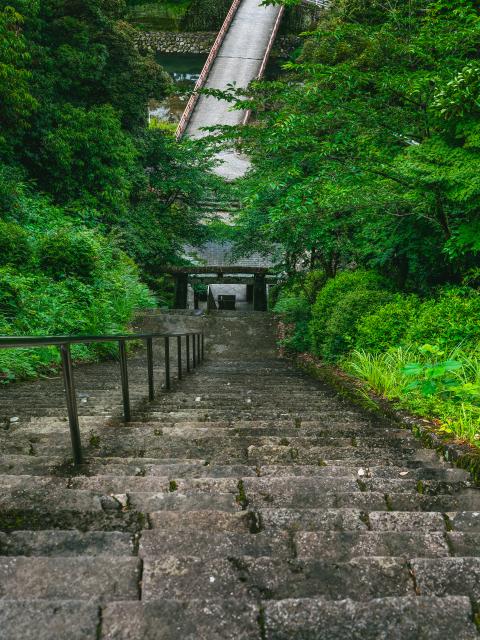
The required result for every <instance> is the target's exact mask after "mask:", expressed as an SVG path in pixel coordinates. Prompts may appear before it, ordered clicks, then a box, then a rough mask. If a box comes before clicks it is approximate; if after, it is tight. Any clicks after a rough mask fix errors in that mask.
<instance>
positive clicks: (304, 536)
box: [293, 531, 462, 562]
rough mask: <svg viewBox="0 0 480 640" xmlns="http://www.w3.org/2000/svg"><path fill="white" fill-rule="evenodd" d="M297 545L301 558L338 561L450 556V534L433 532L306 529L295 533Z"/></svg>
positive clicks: (295, 544) (297, 553) (298, 555)
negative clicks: (377, 557)
mask: <svg viewBox="0 0 480 640" xmlns="http://www.w3.org/2000/svg"><path fill="white" fill-rule="evenodd" d="M461 535H462V534H460V536H461ZM293 546H294V548H295V550H296V555H297V557H298V558H321V559H322V560H331V561H335V562H345V561H347V560H351V559H353V558H357V557H364V556H386V557H387V556H394V557H404V558H411V557H413V556H416V557H425V558H444V557H447V556H448V555H449V543H448V541H447V537H446V536H445V535H444V534H443V533H440V532H432V531H429V532H428V533H423V532H419V531H401V532H399V531H368V532H357V531H355V532H350V531H345V532H337V531H328V532H325V531H322V532H318V531H315V532H314V531H305V532H301V533H297V534H295V536H294V539H293Z"/></svg>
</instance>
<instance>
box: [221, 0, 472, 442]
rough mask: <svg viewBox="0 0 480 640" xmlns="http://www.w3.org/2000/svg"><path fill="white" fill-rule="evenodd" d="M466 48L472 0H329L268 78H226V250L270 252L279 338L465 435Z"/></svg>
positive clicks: (468, 315) (468, 385)
mask: <svg viewBox="0 0 480 640" xmlns="http://www.w3.org/2000/svg"><path fill="white" fill-rule="evenodd" d="M289 4H293V3H289ZM479 50H480V15H479V4H478V2H471V1H467V0H437V1H428V0H409V1H408V2H405V1H403V0H402V1H398V0H393V1H392V2H390V3H388V4H385V3H383V2H380V1H379V0H368V1H367V0H337V1H336V2H335V3H332V6H331V8H330V9H328V10H325V11H324V12H322V14H321V18H320V20H319V22H318V25H317V27H316V29H315V30H314V31H313V32H312V33H310V34H307V36H306V38H305V42H304V45H303V48H302V51H301V53H300V54H299V55H298V57H297V58H296V59H295V60H294V61H292V62H291V63H289V64H287V65H286V67H285V68H284V74H283V76H282V77H281V78H280V79H279V80H277V81H276V82H260V83H256V84H254V86H253V87H252V89H251V91H249V92H248V94H247V95H242V94H239V92H235V91H233V93H234V94H235V93H236V96H235V95H234V97H236V99H237V102H238V107H245V106H246V104H248V105H249V106H250V107H251V108H253V110H254V115H255V119H254V121H253V122H252V124H251V125H250V126H249V127H248V128H247V129H246V130H242V149H243V150H244V151H245V152H246V153H248V154H250V155H251V157H252V158H253V162H254V166H253V168H252V171H251V172H250V173H249V174H248V176H247V177H246V179H245V180H244V184H243V185H242V193H243V194H244V197H243V208H242V211H241V212H240V214H239V216H238V219H237V224H238V228H239V230H240V238H239V251H242V250H243V251H244V252H248V251H249V248H250V247H251V246H255V247H256V248H257V249H258V248H260V249H261V248H263V250H264V251H265V253H268V252H270V251H271V247H272V246H276V247H277V248H278V260H279V270H280V272H283V273H284V274H286V282H285V284H284V286H283V288H282V290H281V291H280V292H278V291H277V296H279V298H278V302H277V305H276V310H277V311H278V312H279V313H281V314H282V315H283V317H284V319H285V320H286V321H288V322H289V323H293V325H294V326H292V328H291V333H290V335H289V337H288V338H287V344H288V346H289V347H290V348H292V349H295V350H299V351H310V352H312V353H314V354H315V355H317V356H319V357H320V358H322V359H323V360H326V361H328V362H336V363H341V364H342V366H344V367H345V368H348V370H349V371H352V372H354V373H355V375H357V376H360V377H362V378H364V379H365V380H367V382H368V383H369V384H370V385H371V386H372V387H373V388H374V389H376V390H377V391H379V392H380V393H383V394H384V395H386V396H388V397H390V398H399V399H400V402H401V403H403V404H407V405H408V406H409V407H410V408H413V409H415V410H416V411H418V412H420V413H422V414H423V415H428V416H433V417H437V418H439V419H440V420H441V424H442V428H443V429H446V430H450V431H453V432H455V433H456V434H457V435H458V436H459V437H461V438H468V439H470V440H472V441H476V439H477V438H478V434H479V431H480V374H479V372H480V363H479V354H480V352H479V342H480V329H479V327H480V294H479V291H478V286H479V283H480V262H479V251H480V241H479V239H480V178H479V177H480V64H479V62H478V51H479ZM235 135H238V134H237V132H235V131H231V130H226V131H225V132H224V137H225V139H227V140H228V139H229V138H230V137H232V136H235Z"/></svg>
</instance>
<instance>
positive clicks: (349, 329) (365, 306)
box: [320, 288, 392, 360]
mask: <svg viewBox="0 0 480 640" xmlns="http://www.w3.org/2000/svg"><path fill="white" fill-rule="evenodd" d="M391 295H392V294H391V293H390V292H388V291H378V290H375V289H363V288H360V289H355V290H353V291H348V292H347V293H346V294H345V295H344V296H343V297H342V299H341V300H340V301H339V302H337V304H336V305H335V306H334V307H333V308H332V311H331V313H330V315H329V317H328V320H327V323H326V325H325V331H324V334H323V338H322V343H321V347H320V355H321V356H322V357H324V358H325V359H327V360H335V359H337V358H338V357H339V356H341V355H343V354H345V353H347V352H348V351H351V350H352V349H353V347H354V346H355V342H356V338H357V325H358V322H359V320H360V319H361V318H362V317H364V316H365V315H367V314H368V313H369V312H370V311H372V310H373V309H376V308H378V307H380V306H381V305H384V304H386V303H387V302H388V301H389V300H390V299H391Z"/></svg>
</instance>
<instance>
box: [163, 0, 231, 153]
mask: <svg viewBox="0 0 480 640" xmlns="http://www.w3.org/2000/svg"><path fill="white" fill-rule="evenodd" d="M241 3H242V0H233V3H232V6H231V7H230V9H229V11H228V13H227V17H226V18H225V20H224V22H223V25H222V28H221V29H220V31H219V32H218V35H217V38H216V40H215V42H214V44H213V47H212V48H211V50H210V53H209V54H208V58H207V61H206V62H205V64H204V66H203V69H202V72H201V74H200V76H199V78H198V80H197V82H196V83H195V88H194V90H193V93H192V95H191V96H190V100H189V101H188V102H187V106H186V107H185V111H184V112H183V115H182V117H181V119H180V122H179V123H178V127H177V130H176V132H175V137H176V139H177V140H179V139H180V138H181V137H182V136H183V134H184V133H185V129H186V128H187V125H188V122H189V120H190V118H191V117H192V113H193V110H194V109H195V106H196V104H197V102H198V99H199V97H200V94H199V93H198V92H199V91H200V90H201V89H203V86H204V85H205V82H206V80H207V78H208V74H209V73H210V71H211V68H212V66H213V63H214V62H215V59H216V57H217V55H218V52H219V50H220V47H221V46H222V44H223V41H224V39H225V36H226V35H227V31H228V30H229V29H230V25H231V24H232V21H233V18H234V17H235V14H236V13H237V10H238V8H239V6H240V4H241Z"/></svg>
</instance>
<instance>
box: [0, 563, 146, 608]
mask: <svg viewBox="0 0 480 640" xmlns="http://www.w3.org/2000/svg"><path fill="white" fill-rule="evenodd" d="M140 569H141V563H140V561H139V560H138V559H137V558H128V557H127V558H125V557H122V556H117V557H115V558H108V557H105V556H96V557H95V556H94V557H92V556H82V557H71V558H63V557H59V558H50V557H24V556H18V557H4V558H2V560H1V562H0V599H8V600H17V599H18V600H23V599H24V598H25V596H26V595H28V598H29V599H30V600H86V601H89V602H95V601H97V602H105V601H109V600H137V599H138V597H139V581H140V575H141V573H140Z"/></svg>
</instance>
